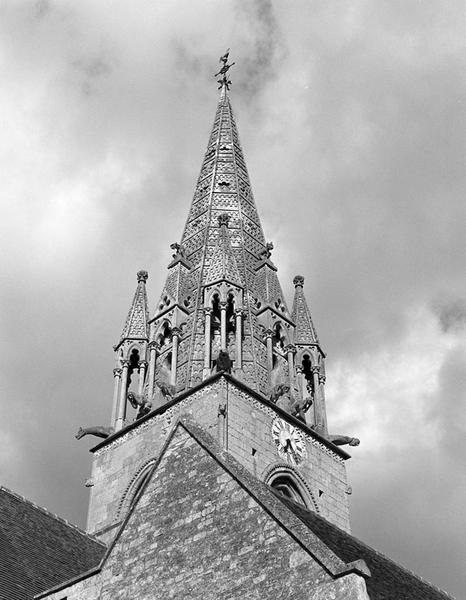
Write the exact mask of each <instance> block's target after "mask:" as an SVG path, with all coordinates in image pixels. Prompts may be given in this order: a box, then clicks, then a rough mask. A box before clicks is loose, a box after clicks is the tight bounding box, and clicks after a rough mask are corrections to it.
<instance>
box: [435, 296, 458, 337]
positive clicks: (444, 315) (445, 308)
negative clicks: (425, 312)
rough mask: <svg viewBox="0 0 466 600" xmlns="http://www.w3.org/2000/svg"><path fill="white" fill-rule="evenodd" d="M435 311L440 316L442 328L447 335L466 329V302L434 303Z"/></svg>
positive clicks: (447, 301)
mask: <svg viewBox="0 0 466 600" xmlns="http://www.w3.org/2000/svg"><path fill="white" fill-rule="evenodd" d="M433 309H434V311H435V313H436V314H437V315H438V318H439V322H440V326H441V327H442V330H443V331H444V332H445V333H446V332H448V331H454V332H459V331H462V330H463V329H464V328H465V327H466V300H464V299H463V298H459V299H456V300H437V301H436V302H434V303H433Z"/></svg>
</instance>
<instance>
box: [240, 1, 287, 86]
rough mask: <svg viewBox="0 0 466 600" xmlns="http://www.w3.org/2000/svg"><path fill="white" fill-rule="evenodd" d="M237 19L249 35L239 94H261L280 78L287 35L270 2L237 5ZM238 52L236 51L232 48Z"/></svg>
mask: <svg viewBox="0 0 466 600" xmlns="http://www.w3.org/2000/svg"><path fill="white" fill-rule="evenodd" d="M235 6H236V13H237V15H238V20H239V22H240V23H241V25H242V26H243V27H244V30H245V31H248V33H249V39H248V43H247V47H246V51H245V50H244V49H243V48H241V47H240V48H239V50H240V51H241V71H240V73H241V75H240V78H241V79H240V80H239V84H238V90H239V91H240V93H242V94H245V95H246V96H248V97H255V96H257V95H259V94H260V92H261V90H262V88H264V87H265V86H267V84H268V83H270V81H271V80H273V79H274V78H275V77H276V76H277V72H278V70H279V68H280V63H281V62H282V60H283V58H284V56H285V54H286V49H285V42H284V36H283V33H282V31H281V28H280V25H279V22H278V20H277V17H276V15H275V11H274V6H273V3H272V2H271V1H270V0H257V1H256V2H250V3H245V2H238V3H236V5H235ZM232 51H233V52H235V51H236V49H235V48H232Z"/></svg>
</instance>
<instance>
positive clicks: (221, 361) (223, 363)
mask: <svg viewBox="0 0 466 600" xmlns="http://www.w3.org/2000/svg"><path fill="white" fill-rule="evenodd" d="M216 366H217V372H218V371H225V373H231V367H232V366H233V363H232V362H231V358H230V356H229V354H228V352H227V351H226V350H220V352H219V353H218V356H217V363H216Z"/></svg>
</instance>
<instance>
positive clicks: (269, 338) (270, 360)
mask: <svg viewBox="0 0 466 600" xmlns="http://www.w3.org/2000/svg"><path fill="white" fill-rule="evenodd" d="M272 337H273V331H272V330H271V329H267V331H266V332H265V341H266V344H267V366H268V368H269V379H270V375H271V373H272V370H273V346H272Z"/></svg>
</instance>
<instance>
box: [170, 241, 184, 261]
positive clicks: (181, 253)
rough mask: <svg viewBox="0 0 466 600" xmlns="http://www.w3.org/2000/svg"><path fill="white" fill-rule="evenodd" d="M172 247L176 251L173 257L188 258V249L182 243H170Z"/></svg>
mask: <svg viewBox="0 0 466 600" xmlns="http://www.w3.org/2000/svg"><path fill="white" fill-rule="evenodd" d="M170 248H171V249H172V250H174V251H175V254H173V258H186V250H185V249H184V247H183V246H182V245H181V244H178V242H173V244H170Z"/></svg>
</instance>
